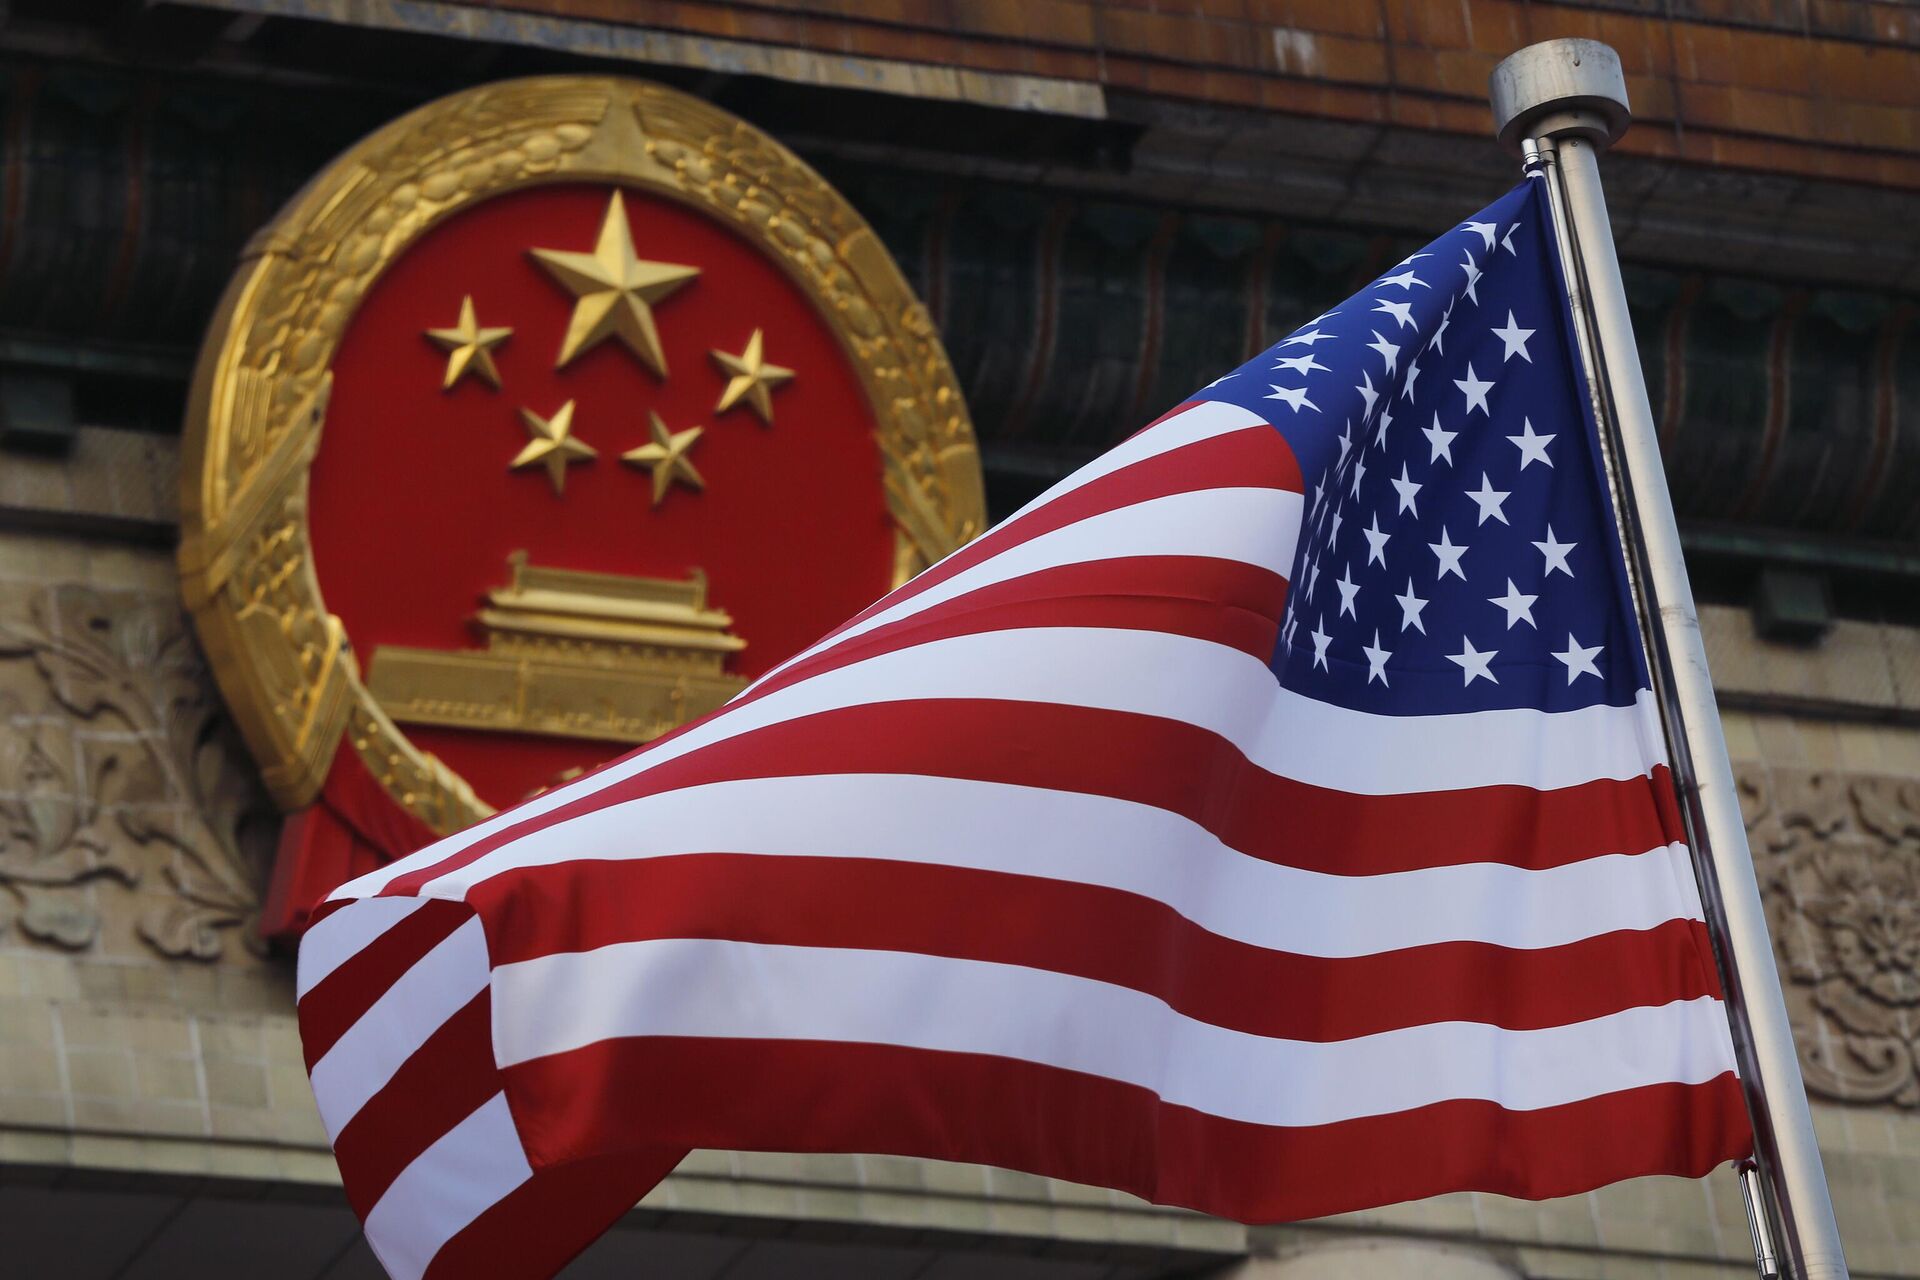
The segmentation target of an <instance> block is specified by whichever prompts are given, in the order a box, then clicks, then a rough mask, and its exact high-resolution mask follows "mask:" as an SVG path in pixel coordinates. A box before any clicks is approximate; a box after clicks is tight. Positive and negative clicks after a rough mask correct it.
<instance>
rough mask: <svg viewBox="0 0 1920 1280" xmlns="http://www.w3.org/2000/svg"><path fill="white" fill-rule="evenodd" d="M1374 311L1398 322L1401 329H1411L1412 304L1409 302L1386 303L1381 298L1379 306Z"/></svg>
mask: <svg viewBox="0 0 1920 1280" xmlns="http://www.w3.org/2000/svg"><path fill="white" fill-rule="evenodd" d="M1374 310H1375V311H1381V312H1385V313H1386V314H1387V315H1390V316H1392V317H1393V318H1394V319H1395V320H1398V321H1399V322H1400V327H1401V328H1402V329H1411V328H1412V327H1413V304H1412V303H1411V302H1388V301H1387V300H1385V299H1384V298H1383V299H1381V301H1380V305H1379V306H1377V307H1375V308H1374Z"/></svg>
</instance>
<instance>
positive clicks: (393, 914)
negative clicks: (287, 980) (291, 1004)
mask: <svg viewBox="0 0 1920 1280" xmlns="http://www.w3.org/2000/svg"><path fill="white" fill-rule="evenodd" d="M381 904H382V905H381V906H379V907H378V908H376V909H374V910H371V911H336V912H334V913H333V914H332V915H330V916H328V917H327V918H326V919H325V920H322V921H321V922H320V923H319V924H316V925H314V926H313V928H311V929H309V930H307V931H306V933H305V934H304V935H302V936H301V938H300V960H299V964H298V965H297V967H296V973H295V976H294V980H293V989H294V995H295V998H296V999H297V998H299V997H300V996H304V995H306V994H307V992H309V991H311V990H313V989H314V988H315V987H317V986H319V985H320V983H321V981H322V980H323V979H325V978H326V976H327V975H328V974H330V973H332V972H333V971H334V970H335V969H338V968H339V967H340V966H341V965H343V964H345V963H346V962H347V961H349V960H351V959H353V957H355V956H356V955H359V954H360V952H361V951H362V950H364V949H365V948H366V947H367V946H368V944H370V943H371V942H372V941H373V940H374V939H375V938H378V937H379V936H380V935H381V934H383V933H385V932H386V931H387V930H389V929H391V928H393V926H395V925H397V924H399V923H400V922H401V921H402V920H405V919H406V918H407V917H408V916H410V915H412V914H413V913H414V912H416V911H418V910H419V909H420V908H421V907H423V906H425V905H426V904H425V903H424V902H422V901H420V900H419V899H418V898H383V899H381Z"/></svg>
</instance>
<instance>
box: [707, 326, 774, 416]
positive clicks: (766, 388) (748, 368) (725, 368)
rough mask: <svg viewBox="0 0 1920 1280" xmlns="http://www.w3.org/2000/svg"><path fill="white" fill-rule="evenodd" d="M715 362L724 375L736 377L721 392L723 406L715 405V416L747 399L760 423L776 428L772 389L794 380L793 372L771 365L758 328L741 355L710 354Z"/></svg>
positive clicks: (715, 352) (722, 352)
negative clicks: (765, 353) (763, 348)
mask: <svg viewBox="0 0 1920 1280" xmlns="http://www.w3.org/2000/svg"><path fill="white" fill-rule="evenodd" d="M707 354H709V355H711V356H712V357H713V362H714V363H715V364H717V365H719V366H720V369H721V371H722V372H724V373H728V374H731V375H733V376H732V378H731V379H730V380H729V381H728V382H727V389H726V390H725V391H722V392H721V393H720V403H719V404H717V405H715V406H714V408H713V411H714V412H715V413H725V412H726V411H727V410H729V409H731V408H733V406H735V405H736V404H739V403H740V401H741V400H742V399H744V400H745V401H746V402H747V403H748V404H750V405H752V406H753V411H754V412H755V413H757V414H759V415H760V421H761V422H763V423H765V424H766V425H767V426H769V427H770V426H772V425H773V389H774V388H775V387H778V386H781V385H783V384H785V383H788V382H792V381H793V370H791V369H783V368H781V367H780V366H779V365H777V364H768V363H767V362H766V358H765V355H764V353H763V350H762V335H761V333H760V330H758V329H755V330H754V331H753V336H752V337H751V338H748V339H747V349H746V350H745V351H742V352H741V353H740V354H739V355H737V356H734V355H728V354H727V353H726V352H724V351H710V352H708V353H707Z"/></svg>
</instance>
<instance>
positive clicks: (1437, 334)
mask: <svg viewBox="0 0 1920 1280" xmlns="http://www.w3.org/2000/svg"><path fill="white" fill-rule="evenodd" d="M1575 358H1576V357H1575V348H1574V346H1573V344H1572V340H1571V335H1570V333H1569V330H1568V319H1567V307H1566V301H1565V294H1564V292H1563V291H1562V285H1561V283H1560V276H1559V268H1558V263H1557V253H1556V251H1555V248H1554V245H1553V243H1552V223H1551V221H1550V220H1549V214H1548V209H1547V204H1546V198H1545V193H1544V191H1543V190H1542V189H1541V186H1540V183H1539V182H1537V181H1529V182H1526V183H1523V184H1522V185H1521V186H1519V187H1517V188H1515V189H1514V190H1513V191H1511V192H1509V193H1508V194H1507V195H1506V196H1504V197H1502V198H1501V199H1500V200H1499V201H1498V202H1496V203H1495V204H1493V205H1492V206H1491V207H1489V208H1488V209H1486V210H1485V211H1484V212H1482V213H1481V214H1480V215H1479V216H1478V217H1476V218H1474V219H1472V220H1470V221H1468V222H1465V223H1462V224H1461V225H1460V226H1459V227H1458V228H1456V229H1454V230H1453V231H1451V232H1449V233H1447V234H1446V235H1443V236H1441V237H1440V238H1439V239H1438V240H1435V241H1434V242H1433V243H1432V244H1430V245H1428V246H1427V247H1426V248H1425V249H1424V250H1423V251H1421V252H1420V253H1416V254H1414V255H1413V256H1412V257H1410V258H1408V259H1407V260H1406V261H1404V262H1402V263H1400V264H1399V265H1398V266H1396V267H1394V268H1392V269H1391V270H1390V271H1388V272H1387V273H1386V274H1385V275H1383V276H1381V277H1380V278H1379V279H1378V280H1375V281H1374V282H1373V283H1372V284H1371V285H1369V286H1368V287H1367V288H1366V289H1363V290H1362V291H1361V292H1360V293H1358V294H1356V295H1354V296H1353V297H1352V298H1349V299H1348V300H1347V301H1346V302H1344V303H1342V304H1341V305H1340V306H1338V307H1335V308H1334V309H1333V310H1332V311H1329V312H1327V313H1326V314H1324V315H1321V316H1318V317H1316V318H1315V319H1313V320H1312V321H1309V322H1308V323H1307V324H1306V325H1305V326H1303V327H1302V328H1300V329H1298V330H1295V331H1294V333H1293V334H1292V335H1290V336H1289V337H1287V338H1286V339H1285V340H1283V341H1281V342H1280V343H1278V344H1277V345H1275V346H1274V347H1273V348H1272V349H1271V350H1269V351H1267V352H1265V353H1264V354H1262V355H1260V356H1258V357H1257V358H1255V359H1254V360H1252V361H1250V362H1249V363H1247V364H1245V365H1243V366H1241V367H1240V368H1239V369H1238V370H1236V371H1234V372H1233V373H1230V374H1228V375H1227V376H1226V377H1224V378H1221V379H1220V380H1218V381H1217V382H1215V383H1214V384H1213V385H1212V386H1210V387H1208V388H1207V389H1206V390H1204V391H1202V392H1200V393H1199V397H1200V398H1202V399H1210V400H1225V401H1230V402H1232V403H1234V404H1238V405H1242V406H1244V407H1245V408H1248V409H1250V410H1252V411H1253V412H1254V413H1257V414H1259V415H1260V416H1261V417H1263V418H1265V419H1266V420H1267V421H1269V422H1271V423H1273V424H1274V425H1275V426H1276V427H1278V428H1279V430H1280V432H1281V434H1282V435H1284V436H1285V437H1286V439H1287V442H1288V443H1289V444H1290V445H1291V446H1292V448H1293V452H1294V455H1295V457H1297V458H1298V460H1299V462H1300V470H1301V475H1302V477H1303V480H1304V482H1305V485H1306V493H1307V504H1306V516H1305V521H1304V524H1303V527H1302V530H1301V537H1300V545H1299V549H1298V551H1297V552H1296V553H1295V558H1294V565H1293V575H1292V579H1291V581H1292V588H1291V590H1290V592H1289V594H1288V600H1287V614H1286V618H1285V620H1284V623H1283V626H1282V631H1281V642H1280V645H1279V647H1278V649H1277V650H1276V651H1275V653H1274V656H1273V668H1274V671H1275V672H1276V673H1277V674H1278V675H1279V677H1280V681H1281V683H1282V684H1284V685H1286V686H1287V687H1288V688H1290V689H1293V690H1296V691H1298V692H1300V693H1302V694H1305V695H1307V696H1309V697H1313V698H1317V699H1320V700H1322V701H1326V702H1334V703H1338V704H1340V705H1342V706H1347V707H1352V708H1355V709H1358V710H1362V711H1374V712H1382V713H1388V714H1399V715H1426V714H1436V713H1441V712H1463V711H1480V710H1486V709H1488V708H1493V707H1538V708H1543V709H1546V710H1554V711H1560V710H1569V709H1572V708H1574V707H1582V706H1588V705H1591V704H1594V703H1600V702H1606V703H1612V704H1614V705H1625V704H1627V703H1630V702H1632V701H1633V700H1634V695H1635V693H1636V691H1637V690H1639V689H1642V688H1645V687H1646V686H1647V683H1648V681H1647V676H1646V664H1645V657H1644V655H1643V653H1642V652H1641V649H1640V641H1639V636H1638V631H1637V629H1636V628H1635V627H1634V626H1633V624H1632V615H1631V612H1630V610H1631V605H1630V603H1629V597H1628V594H1627V590H1626V585H1625V578H1624V574H1625V570H1624V567H1623V565H1622V563H1621V559H1620V555H1621V553H1620V550H1619V543H1618V538H1617V534H1616V532H1615V529H1614V524H1613V518H1612V513H1611V508H1610V506H1609V504H1608V502H1607V498H1606V489H1605V482H1604V479H1603V472H1602V469H1601V466H1600V460H1599V452H1598V443H1597V440H1596V439H1595V436H1594V430H1593V426H1592V422H1591V417H1590V415H1589V414H1588V413H1587V411H1586V410H1585V407H1584V405H1583V397H1584V384H1583V382H1582V380H1581V377H1580V375H1579V373H1578V368H1577V365H1576V363H1575Z"/></svg>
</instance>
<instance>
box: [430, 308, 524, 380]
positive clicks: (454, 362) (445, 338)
mask: <svg viewBox="0 0 1920 1280" xmlns="http://www.w3.org/2000/svg"><path fill="white" fill-rule="evenodd" d="M512 335H513V330H511V329H482V328H481V327H480V321H479V319H478V318H477V317H476V316H475V315H474V313H473V295H472V294H468V295H467V296H466V297H464V298H462V299H461V300H460V323H459V324H458V325H456V326H455V327H454V328H451V329H429V330H427V338H428V340H429V341H431V342H432V343H433V344H434V345H435V346H437V347H439V348H440V349H441V350H442V351H444V352H446V353H447V376H446V380H445V381H443V382H442V383H441V384H440V389H441V390H442V391H451V390H453V384H454V383H456V382H458V381H460V379H461V378H462V377H464V376H465V375H466V374H468V373H473V374H477V375H478V376H479V378H480V380H481V381H483V382H485V383H486V384H487V385H488V386H490V387H492V388H493V389H494V390H495V391H498V390H499V389H500V370H498V369H496V368H494V365H493V349H494V348H495V347H497V346H499V345H500V344H501V343H503V342H505V341H506V340H507V339H508V338H509V337H511V336H512Z"/></svg>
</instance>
